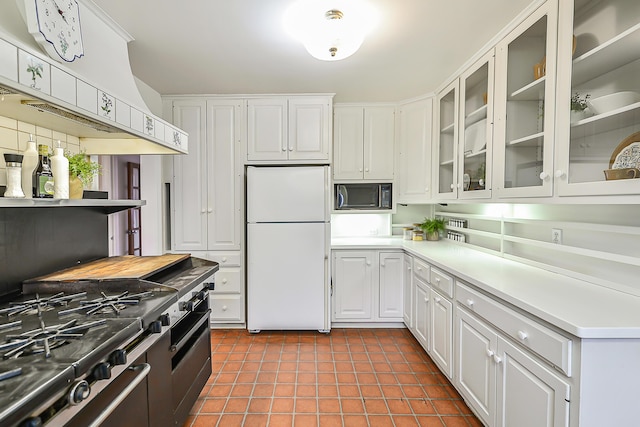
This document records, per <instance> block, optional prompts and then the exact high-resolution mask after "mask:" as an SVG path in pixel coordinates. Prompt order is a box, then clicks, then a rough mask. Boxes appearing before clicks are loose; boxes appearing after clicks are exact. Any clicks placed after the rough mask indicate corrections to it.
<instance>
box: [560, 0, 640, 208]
mask: <svg viewBox="0 0 640 427" xmlns="http://www.w3.org/2000/svg"><path fill="white" fill-rule="evenodd" d="M559 13H560V15H559V23H560V24H559V32H558V94H557V103H556V105H557V117H558V119H557V122H558V125H557V129H556V134H557V140H556V141H557V142H556V144H557V162H556V171H555V177H556V182H557V191H558V195H560V196H583V195H587V196H589V195H609V194H625V195H626V194H638V193H639V191H638V180H637V179H632V177H633V172H631V173H630V174H629V175H626V176H625V175H624V174H623V179H609V180H607V179H606V178H605V174H604V171H606V170H608V169H611V168H616V169H617V168H623V167H636V168H638V166H640V165H639V162H638V156H637V155H635V157H634V158H635V161H633V162H631V164H624V162H622V161H618V162H616V157H617V156H618V154H619V153H620V151H621V150H622V149H623V146H626V144H631V143H632V142H634V141H640V134H637V132H639V131H640V80H639V79H638V75H639V74H640V50H639V49H638V45H639V44H640V8H639V7H638V2H636V1H633V0H610V1H606V2H586V1H584V0H577V1H562V2H560V12H559ZM613 15H615V17H616V18H615V19H612V16H613ZM574 43H575V44H574ZM616 92H631V93H629V94H628V95H629V98H628V99H627V100H626V101H622V102H620V103H618V104H617V105H614V104H611V105H610V106H609V107H607V108H602V109H600V110H598V109H597V108H596V110H593V109H592V108H591V107H588V108H587V109H586V110H583V111H571V110H570V107H569V106H570V105H572V102H571V97H575V96H576V95H578V96H579V97H580V98H581V99H584V98H585V97H586V96H587V95H588V96H589V101H594V100H597V98H600V97H602V96H610V95H612V94H614V93H616ZM634 93H635V96H634ZM571 108H573V107H571ZM634 134H635V136H634V137H631V138H629V137H630V136H631V135H634ZM625 140H626V142H623V141H625ZM636 173H637V172H636ZM625 178H626V179H625Z"/></svg>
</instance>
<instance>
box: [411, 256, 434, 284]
mask: <svg viewBox="0 0 640 427" xmlns="http://www.w3.org/2000/svg"><path fill="white" fill-rule="evenodd" d="M413 274H415V275H416V277H417V278H419V279H422V281H423V282H426V283H429V275H430V274H431V266H429V264H427V263H426V262H424V261H422V260H420V259H418V258H414V259H413Z"/></svg>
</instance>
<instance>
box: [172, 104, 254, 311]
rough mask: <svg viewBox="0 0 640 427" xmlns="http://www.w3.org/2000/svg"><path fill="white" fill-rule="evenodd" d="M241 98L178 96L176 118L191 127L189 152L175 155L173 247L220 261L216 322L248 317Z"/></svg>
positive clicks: (215, 294) (215, 295)
mask: <svg viewBox="0 0 640 427" xmlns="http://www.w3.org/2000/svg"><path fill="white" fill-rule="evenodd" d="M242 105H243V101H242V100H240V99H202V98H193V99H186V98H185V99H179V100H174V101H173V104H172V107H173V120H174V123H176V125H178V126H181V127H183V128H184V129H185V130H186V131H187V132H189V135H190V140H191V146H190V150H189V154H188V155H180V156H174V157H173V180H172V187H171V207H172V215H171V242H172V247H171V249H172V251H175V252H190V253H191V254H192V255H193V256H198V257H202V258H205V259H210V260H213V261H217V262H218V263H219V264H220V270H219V272H218V273H217V274H216V284H215V289H214V290H213V291H212V292H211V297H212V303H211V305H212V314H211V320H212V322H214V323H215V322H219V323H242V322H244V317H245V316H244V279H243V277H244V273H243V268H242V263H241V258H242V257H241V249H242V245H241V241H242V228H241V224H242V211H243V207H242V206H243V205H242V199H243V169H242V166H241V164H240V156H239V154H238V150H239V149H240V146H241V143H242V138H241V134H242V132H241V129H242V124H243V120H242V117H243V113H242V111H243V108H242Z"/></svg>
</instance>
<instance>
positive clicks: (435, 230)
mask: <svg viewBox="0 0 640 427" xmlns="http://www.w3.org/2000/svg"><path fill="white" fill-rule="evenodd" d="M420 228H422V231H424V234H425V236H426V238H427V240H440V232H441V231H444V229H445V220H444V218H425V219H424V221H422V223H421V224H420Z"/></svg>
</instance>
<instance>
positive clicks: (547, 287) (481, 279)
mask: <svg viewBox="0 0 640 427" xmlns="http://www.w3.org/2000/svg"><path fill="white" fill-rule="evenodd" d="M331 247H332V249H403V250H405V251H407V252H408V253H410V254H412V255H415V256H418V257H420V258H423V259H424V260H425V261H427V262H428V263H429V264H431V265H433V266H435V267H438V268H441V269H443V270H445V271H447V272H449V273H451V274H452V275H454V276H455V277H457V278H459V279H461V280H462V281H464V282H467V283H469V284H472V285H474V286H476V287H478V288H480V289H482V290H484V291H486V292H488V293H490V294H492V295H494V296H496V297H498V298H500V299H503V300H504V301H507V302H509V303H510V304H512V305H514V306H516V307H518V308H521V309H523V310H525V311H527V312H529V313H531V314H533V315H535V316H537V317H539V318H541V319H543V320H545V321H547V322H549V323H551V324H552V325H555V326H557V327H558V328H560V329H562V330H565V331H567V332H569V333H570V334H572V335H575V336H577V337H580V338H640V298H639V297H636V296H634V295H629V294H626V293H623V292H619V291H615V290H612V289H608V288H605V287H603V286H599V285H594V284H591V283H588V282H585V281H582V280H578V279H574V278H571V277H567V276H563V275H561V274H558V273H553V272H549V271H546V270H543V269H541V268H537V267H532V266H529V265H526V264H522V263H519V262H515V261H511V260H508V259H504V258H501V257H499V256H496V255H491V254H487V253H484V252H481V251H477V250H474V249H471V248H468V247H465V246H464V245H461V244H458V243H453V242H449V241H447V240H440V241H438V242H429V241H416V242H414V241H410V240H403V239H401V238H399V237H372V238H364V237H359V238H335V239H332V240H331Z"/></svg>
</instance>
